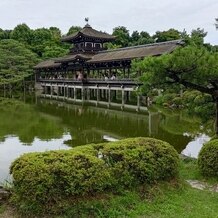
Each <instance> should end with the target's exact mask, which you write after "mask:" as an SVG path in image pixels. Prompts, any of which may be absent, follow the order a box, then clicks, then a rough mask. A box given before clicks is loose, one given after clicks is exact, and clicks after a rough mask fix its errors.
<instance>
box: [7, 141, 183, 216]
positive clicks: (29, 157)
mask: <svg viewBox="0 0 218 218" xmlns="http://www.w3.org/2000/svg"><path fill="white" fill-rule="evenodd" d="M178 160H179V158H178V153H177V152H176V150H175V149H174V148H173V147H172V146H171V145H170V144H168V143H167V142H163V141H161V140H157V139H152V138H132V139H125V140H120V141H117V142H110V143H101V144H90V145H85V146H80V147H76V148H74V149H71V150H67V151H49V152H44V153H30V154H24V155H23V156H21V157H20V158H18V159H17V160H15V161H14V162H13V163H12V165H11V174H12V175H13V178H14V181H13V183H14V191H13V194H12V201H13V202H14V203H15V204H16V205H17V206H18V207H20V208H22V210H23V208H25V210H27V211H28V210H30V211H33V208H34V211H37V212H39V211H40V210H42V211H45V210H46V211H51V208H52V211H54V207H55V209H57V208H58V207H59V206H60V205H64V204H66V202H68V203H69V202H72V201H73V202H75V201H79V200H80V199H81V198H86V199H87V198H90V197H92V196H95V195H96V194H100V193H102V194H105V193H109V192H119V191H121V190H123V189H126V188H129V187H135V186H137V185H140V184H152V183H156V182H158V181H163V180H165V181H167V180H170V179H172V178H175V177H176V176H177V175H178ZM55 205H56V206H55ZM57 205H58V206H57Z"/></svg>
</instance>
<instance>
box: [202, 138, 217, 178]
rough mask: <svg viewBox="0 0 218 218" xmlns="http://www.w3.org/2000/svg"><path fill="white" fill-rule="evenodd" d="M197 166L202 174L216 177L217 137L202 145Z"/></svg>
mask: <svg viewBox="0 0 218 218" xmlns="http://www.w3.org/2000/svg"><path fill="white" fill-rule="evenodd" d="M198 166H199V169H200V171H201V173H202V174H203V175H204V176H207V177H216V178H217V179H218V139H214V140H211V141H210V142H207V143H206V144H205V145H204V146H203V147H202V149H201V151H200V153H199V156H198Z"/></svg>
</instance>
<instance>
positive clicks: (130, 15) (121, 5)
mask: <svg viewBox="0 0 218 218" xmlns="http://www.w3.org/2000/svg"><path fill="white" fill-rule="evenodd" d="M217 11H218V1H217V0H183V1H173V0H165V1H161V0H104V1H102V0H80V1H78V0H46V1H45V0H10V1H8V0H0V28H3V29H11V28H14V27H15V26H16V25H17V24H19V23H27V24H28V25H29V26H30V27H32V28H38V27H42V26H45V27H49V26H58V27H59V28H60V29H61V30H62V31H63V32H66V31H67V30H68V29H69V27H70V26H72V25H80V26H83V25H84V24H85V22H84V18H85V17H90V23H91V24H92V26H93V27H95V28H96V29H100V30H103V31H107V32H109V33H111V32H112V29H113V28H114V27H116V26H119V25H122V26H126V27H127V28H128V29H129V30H130V31H133V30H139V31H141V30H144V31H148V32H150V33H154V32H155V31H157V30H167V29H169V28H175V29H178V30H183V29H186V30H187V31H191V30H192V29H196V28H198V27H200V28H204V29H205V31H207V32H208V36H207V41H208V42H211V43H213V44H218V31H216V30H215V27H214V25H213V23H214V18H215V17H218V12H217Z"/></svg>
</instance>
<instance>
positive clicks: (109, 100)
mask: <svg viewBox="0 0 218 218" xmlns="http://www.w3.org/2000/svg"><path fill="white" fill-rule="evenodd" d="M110 104H111V88H110V85H108V106H110Z"/></svg>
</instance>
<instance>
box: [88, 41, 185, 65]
mask: <svg viewBox="0 0 218 218" xmlns="http://www.w3.org/2000/svg"><path fill="white" fill-rule="evenodd" d="M181 43H182V41H181V40H174V41H168V42H162V43H153V44H147V45H140V46H132V47H126V48H120V49H113V50H107V51H102V52H99V53H98V54H96V55H94V56H93V58H92V59H90V60H89V61H87V63H99V62H112V61H119V60H132V59H136V58H144V57H147V56H158V55H162V54H166V53H171V52H172V51H173V50H174V49H175V48H176V47H178V45H179V44H181Z"/></svg>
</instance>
